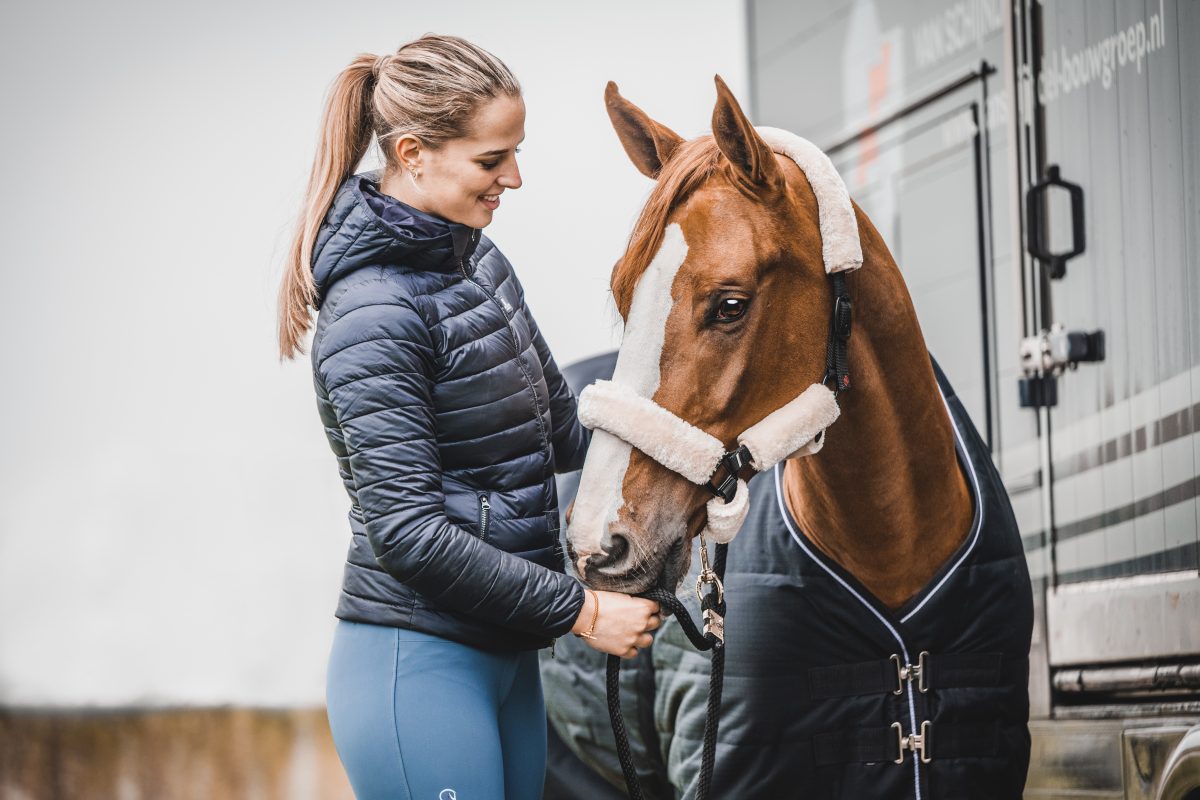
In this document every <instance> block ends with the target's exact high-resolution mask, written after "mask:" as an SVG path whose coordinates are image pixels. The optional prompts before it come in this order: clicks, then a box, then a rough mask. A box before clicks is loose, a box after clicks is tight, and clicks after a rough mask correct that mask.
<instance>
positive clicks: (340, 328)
mask: <svg viewBox="0 0 1200 800" xmlns="http://www.w3.org/2000/svg"><path fill="white" fill-rule="evenodd" d="M524 125H525V106H524V102H523V100H522V97H521V89H520V86H519V85H518V83H517V81H516V79H515V78H514V77H513V75H512V73H511V72H509V70H508V68H507V67H506V66H505V65H504V64H503V63H502V62H501V61H500V60H499V59H497V58H496V57H495V56H493V55H492V54H490V53H488V52H486V51H484V50H482V49H481V48H479V47H476V46H475V45H473V44H471V43H470V42H467V41H464V40H462V39H459V38H455V37H451V36H432V35H430V36H424V37H422V38H420V39H418V40H416V41H414V42H411V43H409V44H407V45H404V46H403V47H401V48H400V49H399V50H397V51H396V52H395V53H391V54H388V55H383V56H374V55H360V56H359V57H358V58H356V59H355V60H354V61H353V62H352V63H351V64H350V65H349V66H348V67H346V68H345V69H344V70H343V71H342V72H341V74H340V75H338V77H337V79H336V81H335V83H334V85H333V88H332V90H331V94H330V97H329V101H328V105H327V107H326V110H325V117H324V124H323V129H322V135H321V140H320V144H319V146H318V150H317V155H316V159H315V161H314V164H313V169H312V176H311V179H310V182H309V187H308V192H307V197H306V200H305V203H304V209H303V213H302V216H301V219H300V224H299V225H298V230H297V233H296V237H295V241H294V243H293V246H292V249H291V256H290V263H289V265H288V268H287V271H286V274H285V277H284V280H283V286H282V287H281V290H280V320H279V337H280V346H281V352H282V355H283V357H285V358H291V357H294V356H295V355H296V354H297V353H298V352H300V351H301V348H302V346H303V340H304V338H305V336H306V334H307V333H308V331H309V329H310V327H311V325H312V314H311V310H312V309H319V315H318V317H317V320H316V328H315V332H314V334H313V340H312V345H311V357H312V367H313V384H314V387H315V389H316V395H317V407H318V411H319V413H320V417H321V422H322V424H323V425H324V427H325V433H326V435H327V437H328V439H329V444H330V446H331V447H332V449H333V452H334V454H335V455H336V456H337V463H338V469H339V471H340V473H341V477H342V481H343V483H344V484H345V486H346V491H347V492H348V494H349V496H350V511H349V523H350V530H351V533H352V536H351V543H350V550H349V555H348V557H347V563H346V568H345V577H344V581H343V585H342V593H341V597H340V600H339V603H338V607H337V612H336V613H337V617H338V619H339V622H338V626H337V630H336V633H335V636H334V644H333V649H332V653H331V655H330V661H329V672H328V683H327V701H328V708H329V721H330V726H331V728H332V731H333V737H334V742H335V744H336V746H337V750H338V754H339V756H340V757H341V759H342V763H343V764H344V765H345V767H346V771H347V773H348V775H349V777H350V782H351V784H352V785H353V787H354V791H355V793H356V795H357V796H358V797H359V798H360V800H371V799H372V798H389V799H390V798H408V797H413V798H421V800H434V798H454V797H460V798H501V797H504V798H508V799H509V800H524V799H525V798H528V800H534V799H535V798H539V797H540V796H541V792H542V783H543V780H544V776H545V761H546V718H545V711H544V707H543V702H542V690H541V681H540V677H539V674H538V660H537V651H538V649H540V648H543V647H547V646H549V645H550V644H551V643H552V642H553V640H554V639H555V637H558V636H561V635H563V634H565V633H567V632H568V631H573V632H575V633H577V634H580V635H585V636H586V638H587V639H588V642H589V643H590V644H591V645H592V646H593V647H595V648H596V649H597V650H600V651H603V652H605V653H612V654H616V655H622V656H626V657H630V656H633V655H634V654H635V653H636V648H638V647H646V646H648V645H649V644H650V642H651V631H653V630H654V629H655V628H657V627H658V625H659V622H660V617H659V614H658V611H659V609H658V607H657V604H655V603H652V602H650V601H646V600H642V599H639V598H633V597H629V596H627V595H624V594H620V593H610V592H593V591H591V590H586V591H585V589H584V587H583V586H582V585H581V584H580V583H579V582H578V581H576V580H575V579H574V578H570V577H567V576H566V575H565V574H563V564H562V561H563V559H562V553H561V552H560V548H559V545H558V508H557V497H556V495H555V486H554V473H555V472H556V471H568V470H573V469H577V468H578V467H579V466H580V465H581V464H582V462H583V455H584V449H585V447H586V441H587V436H586V432H585V431H584V430H583V429H582V428H581V427H580V425H579V422H578V420H577V419H576V415H575V399H574V397H573V396H572V394H571V392H570V390H569V389H568V388H567V386H566V384H565V383H564V381H563V379H562V376H561V375H560V374H559V371H558V368H557V367H556V366H555V363H554V359H553V357H552V356H551V355H550V350H549V348H548V347H547V346H546V342H545V340H544V339H543V338H542V335H541V334H540V333H539V331H538V328H537V325H536V323H535V322H534V319H533V316H532V315H531V314H530V312H529V309H528V308H527V307H526V305H525V296H524V293H523V290H522V288H521V283H520V282H519V281H518V280H517V277H516V274H515V273H514V272H513V268H512V266H511V265H510V264H509V263H508V261H507V260H506V259H505V257H504V256H503V255H502V254H501V252H500V251H499V250H498V249H497V248H496V245H494V244H493V243H492V242H491V241H490V240H488V239H487V237H485V236H482V235H481V230H482V229H483V228H485V227H487V225H488V224H489V223H490V222H491V221H492V217H493V215H494V214H495V213H496V212H497V210H498V209H499V208H500V206H501V205H502V204H503V202H504V194H505V192H509V191H512V190H514V189H518V188H520V186H521V174H520V170H519V169H518V167H517V152H518V149H517V148H518V145H519V144H520V142H521V140H522V139H523V138H524V135H525V132H524ZM373 137H374V138H376V139H377V140H378V142H379V145H380V149H381V151H382V153H383V158H384V162H385V165H384V167H383V169H382V170H380V171H377V172H366V173H362V174H351V173H352V171H353V170H354V169H355V168H356V167H357V165H358V162H359V161H360V160H361V158H362V157H363V155H364V153H365V152H366V150H367V147H368V145H369V144H370V142H371V140H372V138H373Z"/></svg>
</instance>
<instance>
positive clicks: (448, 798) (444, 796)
mask: <svg viewBox="0 0 1200 800" xmlns="http://www.w3.org/2000/svg"><path fill="white" fill-rule="evenodd" d="M438 800H458V792H456V791H454V790H453V789H442V790H441V791H440V792H438Z"/></svg>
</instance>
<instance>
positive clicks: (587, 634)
mask: <svg viewBox="0 0 1200 800" xmlns="http://www.w3.org/2000/svg"><path fill="white" fill-rule="evenodd" d="M583 588H584V590H585V591H589V592H591V593H592V600H593V601H595V604H596V607H595V608H593V609H592V624H591V625H588V629H587V630H586V631H584V632H583V633H577V634H575V635H576V636H578V637H579V638H580V639H595V638H596V620H598V619H600V595H598V594H596V591H595V589H588V588H587V587H586V586H585V587H583Z"/></svg>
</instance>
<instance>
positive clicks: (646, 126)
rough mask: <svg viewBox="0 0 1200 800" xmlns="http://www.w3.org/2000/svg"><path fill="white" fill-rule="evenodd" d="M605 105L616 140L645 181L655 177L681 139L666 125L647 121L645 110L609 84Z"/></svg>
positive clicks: (605, 90)
mask: <svg viewBox="0 0 1200 800" xmlns="http://www.w3.org/2000/svg"><path fill="white" fill-rule="evenodd" d="M604 105H605V106H606V107H607V108H608V118H609V119H610V120H612V125H613V128H614V129H615V130H616V131H617V138H618V139H620V140H621V146H622V147H624V148H625V152H626V153H628V154H629V158H630V160H631V161H633V165H634V166H635V167H637V168H638V170H639V171H640V172H641V173H642V174H643V175H645V176H646V177H647V178H657V177H658V173H659V172H660V171H662V166H663V164H665V163H667V159H668V158H670V157H671V153H673V152H675V148H676V147H678V146H679V145H680V144H681V143H682V142H683V138H682V137H681V136H680V135H679V134H677V133H675V131H673V130H671V129H670V128H668V127H667V126H666V125H660V124H659V123H657V122H655V121H654V120H652V119H650V117H649V116H647V115H646V112H645V111H642V110H641V109H640V108H638V107H637V106H635V105H634V104H633V103H631V102H629V101H628V100H626V99H625V98H624V97H622V96H621V93H620V92H619V91H617V85H616V84H615V83H613V82H612V81H609V82H608V86H606V87H605V88H604Z"/></svg>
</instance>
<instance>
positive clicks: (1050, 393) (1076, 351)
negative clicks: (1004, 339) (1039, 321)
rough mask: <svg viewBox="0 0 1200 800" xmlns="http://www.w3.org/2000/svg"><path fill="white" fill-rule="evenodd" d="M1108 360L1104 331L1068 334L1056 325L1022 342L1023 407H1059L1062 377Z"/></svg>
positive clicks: (1071, 332)
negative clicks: (1083, 365) (1082, 367)
mask: <svg viewBox="0 0 1200 800" xmlns="http://www.w3.org/2000/svg"><path fill="white" fill-rule="evenodd" d="M1103 360H1104V331H1102V330H1097V331H1092V332H1091V333H1087V332H1084V331H1068V330H1066V329H1065V328H1063V326H1062V325H1060V324H1058V323H1055V324H1054V325H1052V326H1051V327H1050V330H1048V331H1042V332H1041V333H1039V334H1038V335H1037V336H1029V337H1027V338H1025V339H1022V340H1021V369H1022V371H1024V373H1025V377H1024V378H1022V379H1021V381H1020V387H1021V406H1022V407H1023V408H1038V407H1045V408H1050V407H1053V406H1055V405H1058V376H1059V375H1062V374H1063V373H1064V372H1065V371H1066V370H1068V369H1075V368H1076V367H1078V366H1079V365H1080V364H1081V363H1084V362H1087V361H1092V362H1095V361H1103Z"/></svg>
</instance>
